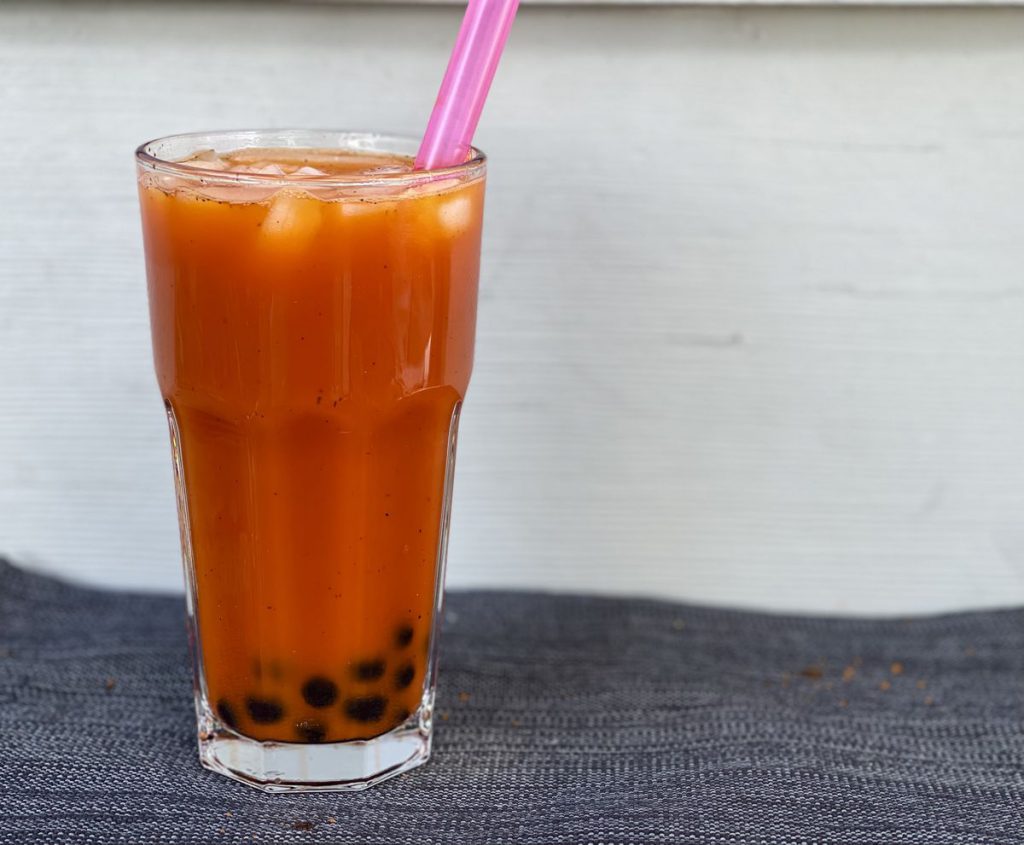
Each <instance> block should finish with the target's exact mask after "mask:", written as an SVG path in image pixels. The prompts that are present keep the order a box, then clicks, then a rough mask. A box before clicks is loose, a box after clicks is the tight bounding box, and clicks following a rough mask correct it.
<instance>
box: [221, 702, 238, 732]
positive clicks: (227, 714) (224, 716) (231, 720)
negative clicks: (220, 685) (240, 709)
mask: <svg viewBox="0 0 1024 845" xmlns="http://www.w3.org/2000/svg"><path fill="white" fill-rule="evenodd" d="M217 715H218V716H220V720H221V721H222V722H223V723H224V724H225V725H227V726H228V727H229V728H237V727H238V714H237V713H235V708H234V707H232V706H231V702H229V701H228V700H227V699H226V698H221V699H218V701H217Z"/></svg>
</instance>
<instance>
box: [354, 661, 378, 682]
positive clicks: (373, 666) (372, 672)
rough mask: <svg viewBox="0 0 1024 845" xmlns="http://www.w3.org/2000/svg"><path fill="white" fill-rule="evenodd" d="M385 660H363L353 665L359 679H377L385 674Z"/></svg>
mask: <svg viewBox="0 0 1024 845" xmlns="http://www.w3.org/2000/svg"><path fill="white" fill-rule="evenodd" d="M384 667H385V663H384V661H383V660H362V661H360V662H359V663H357V664H356V665H355V666H353V667H352V674H353V675H355V677H356V680H357V681H376V680H377V679H378V678H380V677H382V676H383V675H384Z"/></svg>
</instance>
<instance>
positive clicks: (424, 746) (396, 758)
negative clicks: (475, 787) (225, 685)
mask: <svg viewBox="0 0 1024 845" xmlns="http://www.w3.org/2000/svg"><path fill="white" fill-rule="evenodd" d="M426 709H427V708H421V711H420V713H419V714H414V715H413V716H412V717H411V718H410V719H409V720H408V721H407V722H405V723H404V724H402V725H399V726H398V727H397V728H394V729H393V730H390V731H388V732H387V733H386V734H381V735H380V736H378V737H374V738H373V739H365V740H350V741H348V742H328V743H315V744H307V743H292V742H261V741H260V740H257V739H251V738H249V737H245V736H242V735H240V734H237V733H235V732H234V731H232V730H231V729H230V728H227V727H224V726H223V725H222V724H220V723H219V720H217V719H215V718H214V719H211V720H210V721H211V722H213V724H212V725H210V730H208V731H202V732H200V736H199V760H200V762H201V763H202V764H203V766H204V767H206V768H207V769H209V770H210V771H212V772H217V773H219V774H222V775H225V776H226V777H229V778H231V779H232V780H237V781H240V782H241V783H245V784H248V785H249V786H254V787H256V788H257V789H262V790H263V791H264V792H350V791H358V790H361V789H367V788H368V787H371V786H373V785H374V784H375V783H380V782H381V781H384V780H387V779H388V778H392V777H394V776H395V775H400V774H401V773H402V772H407V771H409V770H410V769H414V768H416V767H417V766H420V765H422V764H423V763H425V762H427V760H428V759H429V758H430V740H431V725H430V719H429V717H427V718H424V715H425V714H424V712H423V711H424V710H426ZM427 712H428V713H429V710H427Z"/></svg>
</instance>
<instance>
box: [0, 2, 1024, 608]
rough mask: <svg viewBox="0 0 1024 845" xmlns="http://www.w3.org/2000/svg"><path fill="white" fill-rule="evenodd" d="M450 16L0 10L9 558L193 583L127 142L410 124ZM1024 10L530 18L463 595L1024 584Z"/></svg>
mask: <svg viewBox="0 0 1024 845" xmlns="http://www.w3.org/2000/svg"><path fill="white" fill-rule="evenodd" d="M458 16H459V11H458V9H455V8H451V7H423V6H421V7H417V8H410V7H394V6H389V7H377V8H361V7H352V6H344V5H343V6H298V5H291V4H272V5H252V4H248V5H242V4H230V5H219V4H214V3H207V4H189V5H176V4H174V3H153V4H147V3H141V2H128V3H122V4H118V3H110V4H106V3H104V4H97V5H85V4H73V5H68V6H58V5H56V4H53V5H51V4H47V3H32V4H24V5H20V4H15V5H12V4H9V3H8V4H4V5H2V6H0V78H2V81H3V84H2V85H0V184H2V185H3V188H4V191H3V197H2V200H0V550H2V551H3V552H6V553H7V554H9V555H11V556H13V557H14V558H16V559H18V560H21V561H26V562H30V563H32V564H34V565H36V566H38V567H39V568H42V569H47V570H50V571H57V572H61V573H65V574H67V575H70V576H73V577H76V578H79V579H88V580H92V581H97V582H103V583H107V584H115V585H123V586H126V587H129V586H130V587H159V588H174V587H177V585H178V583H179V579H180V575H179V567H178V562H177V546H176V543H177V540H176V528H175V518H174V507H173V500H172V495H171V477H170V463H169V458H168V449H167V445H166V434H165V430H164V421H163V414H162V412H161V408H160V403H159V401H158V397H157V393H156V389H155V385H154V381H153V378H152V376H151V371H150V367H151V363H150V358H149V346H148V343H149V341H148V326H147V323H146V319H147V315H146V306H145V294H144V285H143V266H142V261H141V252H140V239H139V232H138V224H137V220H136V213H137V211H136V206H135V197H134V184H133V175H132V166H131V150H132V148H133V147H134V145H135V144H136V143H137V142H139V141H141V140H143V139H145V138H149V137H152V136H155V135H159V134H164V133H169V132H174V131H179V130H188V129H197V128H212V127H236V126H250V125H255V126H262V125H286V124H292V125H312V126H321V125H333V126H351V127H373V128H393V129H398V130H408V131H413V132H415V131H418V130H419V128H420V127H421V126H422V125H423V124H424V123H425V120H426V116H427V112H428V109H429V107H430V105H431V103H432V101H433V96H434V93H435V88H436V85H437V83H438V81H439V76H440V73H441V71H442V69H443V65H444V62H445V57H446V53H447V50H448V47H449V44H450V42H451V40H452V37H453V33H454V31H455V28H456V26H457V23H458ZM1022 103H1024V10H1016V11H1014V10H982V9H975V10H973V11H972V10H945V11H941V10H936V9H932V10H927V9H924V10H903V11H898V10H884V9H871V8H867V9H858V10H852V9H850V10H828V9H804V10H799V9H792V10H783V9H761V10H752V9H734V10H727V9H703V10H701V9H685V8H671V7H662V8H648V9H637V8H634V9H615V8H603V9H598V8H590V9H586V8H576V9H572V10H567V9H557V8H537V7H529V8H525V9H524V10H523V13H522V16H521V19H520V21H519V22H518V23H517V25H516V29H515V31H514V33H513V37H512V41H511V44H510V47H509V52H508V55H507V60H506V61H505V63H504V64H503V67H502V68H501V71H500V73H499V78H498V80H497V82H496V83H495V87H494V90H493V92H492V98H491V101H490V105H489V107H488V110H487V112H486V113H485V116H484V126H483V127H482V130H481V132H480V135H479V141H480V144H481V145H482V146H483V147H484V148H485V149H487V151H488V152H489V153H490V154H491V155H492V169H491V180H490V188H489V191H490V195H489V207H488V219H487V234H486V254H485V270H484V278H483V297H482V301H481V314H480V332H479V347H478V364H477V370H476V375H475V381H474V385H473V389H472V391H471V395H470V401H469V403H468V406H467V408H466V411H465V414H464V417H463V429H462V443H461V452H460V466H459V474H458V480H457V493H456V498H457V502H456V513H455V525H454V534H453V543H452V550H451V568H450V583H451V584H453V585H458V586H466V585H479V584H490V585H511V586H542V587H550V588H557V589H567V590H600V591H617V592H629V593H647V594H656V595H663V596H676V597H681V598H686V599H691V600H696V601H702V602H722V603H730V604H741V605H753V606H763V607H772V608H787V609H799V610H805V611H841V612H854V611H871V612H890V611H891V612H907V611H917V610H934V609H941V608H954V607H966V606H983V605H995V604H1005V603H1013V602H1021V601H1022V600H1024V236H1022V223H1024V109H1021V107H1020V106H1021V104H1022Z"/></svg>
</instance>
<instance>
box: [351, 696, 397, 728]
mask: <svg viewBox="0 0 1024 845" xmlns="http://www.w3.org/2000/svg"><path fill="white" fill-rule="evenodd" d="M387 706H388V700H387V699H386V698H384V696H382V695H367V696H363V697H362V698H350V699H349V700H348V701H346V702H345V713H346V714H348V717H349V718H350V719H355V721H357V722H376V721H379V720H380V717H381V716H383V715H384V711H385V710H386V709H387Z"/></svg>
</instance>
